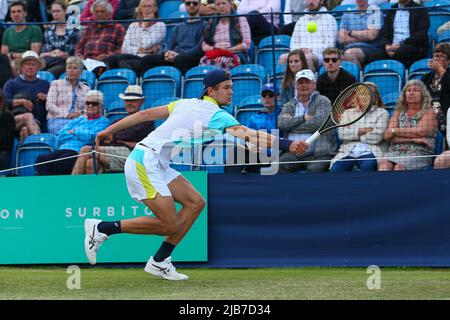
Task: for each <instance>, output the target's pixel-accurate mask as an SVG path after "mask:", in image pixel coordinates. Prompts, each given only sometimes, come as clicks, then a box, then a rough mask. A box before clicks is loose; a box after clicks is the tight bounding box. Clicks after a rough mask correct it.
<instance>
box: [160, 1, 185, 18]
mask: <svg viewBox="0 0 450 320" xmlns="http://www.w3.org/2000/svg"><path fill="white" fill-rule="evenodd" d="M158 2H159V5H158V7H159V16H160V17H161V18H162V19H165V18H169V16H170V14H171V13H172V12H175V11H178V10H179V8H180V4H181V1H180V0H162V1H158Z"/></svg>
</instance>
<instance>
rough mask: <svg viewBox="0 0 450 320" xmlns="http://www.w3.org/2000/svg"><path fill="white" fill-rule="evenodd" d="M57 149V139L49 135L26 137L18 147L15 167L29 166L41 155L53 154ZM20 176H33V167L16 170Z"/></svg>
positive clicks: (41, 134)
mask: <svg viewBox="0 0 450 320" xmlns="http://www.w3.org/2000/svg"><path fill="white" fill-rule="evenodd" d="M57 147H58V137H57V136H56V135H54V134H51V133H40V134H34V135H31V136H28V137H26V138H25V139H24V140H23V142H22V143H21V144H20V145H19V146H18V148H17V153H16V167H21V166H26V165H31V164H34V163H35V162H36V158H37V157H38V156H39V155H41V154H46V153H49V152H53V151H55V150H56V149H57ZM16 173H17V174H18V175H20V176H34V167H28V168H22V169H18V170H17V172H16Z"/></svg>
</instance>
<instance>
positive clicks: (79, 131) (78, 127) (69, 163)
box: [36, 90, 109, 176]
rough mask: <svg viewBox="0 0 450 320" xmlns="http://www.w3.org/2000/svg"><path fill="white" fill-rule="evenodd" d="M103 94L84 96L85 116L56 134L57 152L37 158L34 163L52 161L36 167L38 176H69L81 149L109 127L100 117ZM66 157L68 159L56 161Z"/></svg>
mask: <svg viewBox="0 0 450 320" xmlns="http://www.w3.org/2000/svg"><path fill="white" fill-rule="evenodd" d="M102 108H103V94H102V93H101V92H100V91H97V90H91V91H89V92H88V93H87V96H86V116H81V117H78V118H76V119H73V120H72V121H70V122H69V123H68V124H66V125H65V126H64V127H63V128H62V129H61V131H60V132H59V134H58V150H56V151H54V152H51V153H48V154H43V155H40V156H39V157H37V159H36V163H41V162H47V161H52V162H49V163H46V164H40V165H37V166H36V173H37V174H38V175H41V176H42V175H61V174H70V173H71V172H72V168H73V166H74V164H75V161H76V156H77V155H78V153H79V152H80V150H81V147H83V146H85V145H89V144H92V143H93V142H94V140H95V136H96V135H97V133H98V132H100V131H102V130H103V129H105V128H106V127H107V126H108V125H109V120H108V119H107V118H105V117H103V116H102ZM66 157H71V158H68V159H64V160H60V161H53V160H58V159H62V158H66Z"/></svg>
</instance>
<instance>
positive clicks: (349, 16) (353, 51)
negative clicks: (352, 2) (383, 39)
mask: <svg viewBox="0 0 450 320" xmlns="http://www.w3.org/2000/svg"><path fill="white" fill-rule="evenodd" d="M356 5H357V8H356V9H357V10H359V12H357V13H344V15H343V16H342V20H341V25H340V30H339V44H340V45H341V46H343V51H344V59H345V60H348V61H351V62H353V63H356V64H357V65H359V67H360V69H361V68H362V67H363V65H364V64H365V62H366V57H367V56H368V55H369V54H370V53H371V51H372V50H376V49H377V47H378V37H379V35H380V29H381V22H382V21H381V19H382V14H381V13H379V15H377V14H375V13H368V12H367V9H368V8H369V2H368V0H356ZM375 19H379V21H376V20H375Z"/></svg>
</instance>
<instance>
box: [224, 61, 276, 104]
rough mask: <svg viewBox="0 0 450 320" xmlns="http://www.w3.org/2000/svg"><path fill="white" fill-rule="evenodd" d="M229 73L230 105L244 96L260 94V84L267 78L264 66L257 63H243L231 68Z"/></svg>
mask: <svg viewBox="0 0 450 320" xmlns="http://www.w3.org/2000/svg"><path fill="white" fill-rule="evenodd" d="M230 73H231V79H232V80H233V99H232V102H231V105H232V106H235V105H236V104H238V103H239V102H240V101H241V99H243V98H244V97H247V96H249V95H259V94H261V89H262V86H263V84H264V83H265V82H266V79H267V75H266V71H265V69H264V67H263V66H260V65H257V64H243V65H240V66H237V67H234V68H233V69H231V71H230Z"/></svg>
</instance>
